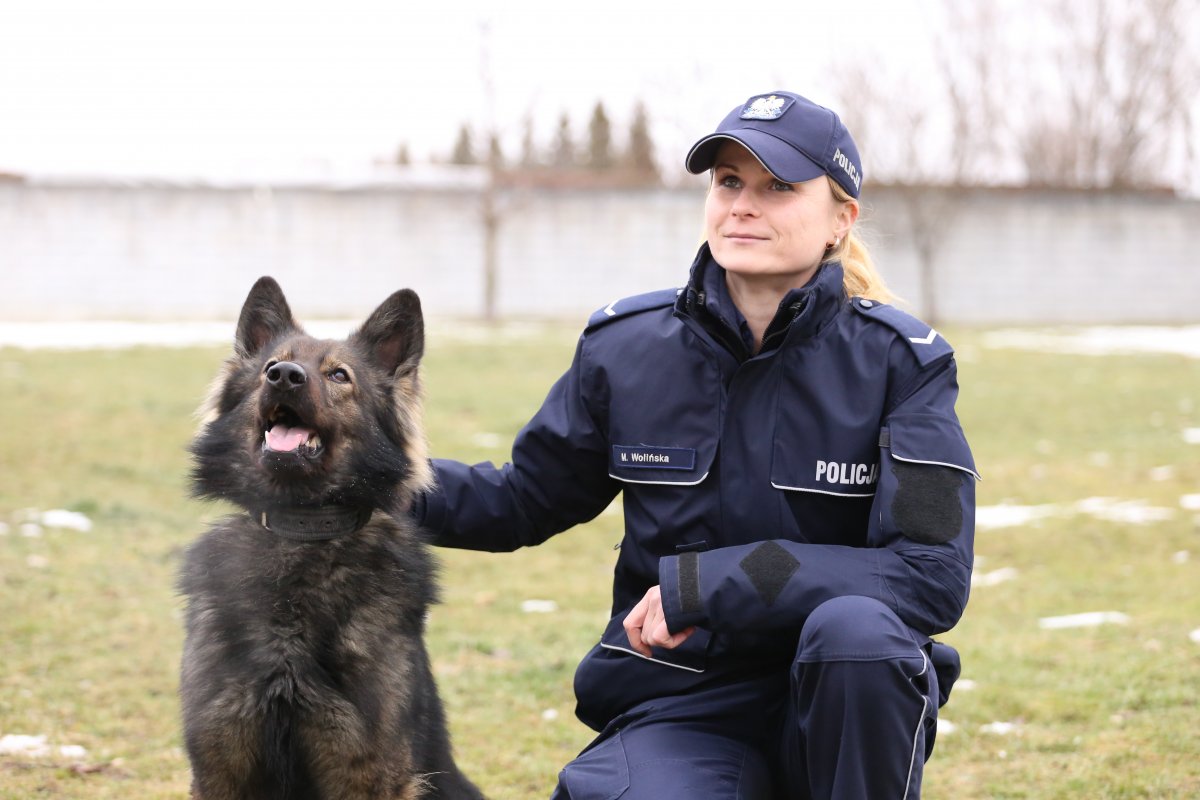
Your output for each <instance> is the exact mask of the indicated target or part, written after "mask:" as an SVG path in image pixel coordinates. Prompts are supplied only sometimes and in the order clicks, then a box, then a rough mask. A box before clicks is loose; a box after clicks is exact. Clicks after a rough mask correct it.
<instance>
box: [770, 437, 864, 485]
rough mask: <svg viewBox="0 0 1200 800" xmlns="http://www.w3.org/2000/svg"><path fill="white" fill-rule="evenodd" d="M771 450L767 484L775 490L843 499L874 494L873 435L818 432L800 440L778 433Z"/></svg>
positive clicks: (799, 438)
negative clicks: (838, 434) (834, 434)
mask: <svg viewBox="0 0 1200 800" xmlns="http://www.w3.org/2000/svg"><path fill="white" fill-rule="evenodd" d="M774 447H775V449H774V453H773V454H772V459H771V485H772V486H774V487H775V488H776V489H782V490H783V491H786V492H809V493H813V494H821V495H832V496H835V497H847V498H861V497H871V496H872V495H874V494H875V487H876V485H877V484H878V483H879V449H878V446H877V444H876V441H875V436H874V433H873V432H872V433H871V434H870V435H864V434H863V432H862V430H861V429H860V430H847V431H845V432H843V433H842V435H841V436H830V435H828V433H826V432H823V431H822V432H814V433H813V435H812V436H810V437H805V438H803V439H801V437H799V436H795V437H789V432H788V431H787V430H778V431H776V434H775V446H774Z"/></svg>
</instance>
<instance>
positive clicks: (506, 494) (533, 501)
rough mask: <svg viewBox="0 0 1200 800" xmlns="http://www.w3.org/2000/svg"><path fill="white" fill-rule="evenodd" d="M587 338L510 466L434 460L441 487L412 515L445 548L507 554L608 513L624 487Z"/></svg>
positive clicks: (516, 449)
mask: <svg viewBox="0 0 1200 800" xmlns="http://www.w3.org/2000/svg"><path fill="white" fill-rule="evenodd" d="M585 343H586V338H584V337H581V338H580V342H579V345H578V347H577V348H576V351H575V358H574V360H573V361H572V363H571V367H570V369H569V370H568V371H567V372H566V374H565V375H563V376H562V377H561V378H560V379H559V380H558V382H557V383H555V384H554V386H553V387H552V388H551V389H550V393H549V395H547V397H546V400H545V402H544V403H543V404H542V407H541V409H540V410H539V411H538V412H537V414H536V415H535V416H534V417H533V419H532V420H530V421H529V423H528V424H527V425H526V426H525V427H524V428H523V429H522V430H521V432H520V433H519V434H517V438H516V441H515V442H514V444H513V452H512V461H511V462H510V463H507V464H505V465H504V466H502V467H496V466H495V465H493V464H491V463H481V464H475V465H467V464H463V463H460V462H457V461H449V460H444V459H434V460H433V467H434V473H435V475H436V478H437V485H436V487H435V488H434V489H432V490H431V491H429V492H427V493H426V494H425V495H424V496H423V497H422V498H421V499H420V500H419V501H418V502H417V504H416V506H415V507H414V510H413V514H414V516H415V517H416V518H417V520H418V521H419V522H420V523H421V524H422V525H423V526H424V527H425V528H427V529H428V530H429V531H430V532H431V533H432V534H433V543H434V544H437V545H440V546H443V547H459V548H466V549H470V550H487V551H491V552H507V551H511V550H516V549H517V548H519V547H526V546H529V545H535V544H540V543H541V542H543V541H545V540H546V539H548V538H550V537H551V536H553V535H554V534H556V533H559V532H560V531H563V530H566V529H567V528H569V527H571V526H573V525H577V524H579V523H581V522H586V521H588V520H590V519H592V518H593V517H595V516H596V515H597V514H599V513H600V512H601V511H603V510H604V509H605V508H606V507H607V506H608V504H609V503H610V502H612V499H613V498H614V497H615V496H616V494H617V491H618V488H619V484H617V482H616V481H614V480H612V479H611V478H609V477H608V469H607V466H608V455H607V444H606V442H605V440H604V437H603V436H602V434H601V430H602V429H601V428H600V427H599V426H598V425H597V423H596V419H595V417H594V413H593V408H592V407H591V405H590V404H596V403H597V400H598V399H599V398H602V396H603V395H602V394H599V393H598V391H599V388H600V387H596V386H593V385H592V383H593V381H592V379H591V377H590V373H589V371H588V369H587V366H586V359H585V355H584V354H585V349H586V344H585Z"/></svg>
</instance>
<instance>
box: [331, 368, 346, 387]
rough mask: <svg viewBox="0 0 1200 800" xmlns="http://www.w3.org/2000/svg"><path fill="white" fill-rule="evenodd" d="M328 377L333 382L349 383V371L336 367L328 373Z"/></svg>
mask: <svg viewBox="0 0 1200 800" xmlns="http://www.w3.org/2000/svg"><path fill="white" fill-rule="evenodd" d="M329 379H330V380H331V381H333V382H334V383H349V382H350V373H349V372H347V371H346V370H344V369H342V368H341V367H338V368H337V369H335V370H334V371H333V372H331V373H329Z"/></svg>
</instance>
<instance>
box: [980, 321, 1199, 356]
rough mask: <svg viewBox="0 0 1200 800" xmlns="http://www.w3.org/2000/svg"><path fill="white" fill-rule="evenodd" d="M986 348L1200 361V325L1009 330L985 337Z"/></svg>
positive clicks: (993, 332) (995, 332) (984, 344)
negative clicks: (1157, 355) (1149, 355)
mask: <svg viewBox="0 0 1200 800" xmlns="http://www.w3.org/2000/svg"><path fill="white" fill-rule="evenodd" d="M983 346H984V347H990V348H993V349H1005V348H1006V349H1014V350H1035V351H1042V352H1048V353H1069V354H1074V355H1086V356H1110V355H1137V354H1140V353H1164V354H1170V355H1181V356H1185V357H1187V358H1200V325H1183V326H1178V327H1169V326H1155V325H1101V326H1094V327H1080V328H1059V329H1008V330H998V331H992V332H991V333H987V334H985V335H984V337H983Z"/></svg>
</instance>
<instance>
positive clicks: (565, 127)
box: [551, 111, 575, 167]
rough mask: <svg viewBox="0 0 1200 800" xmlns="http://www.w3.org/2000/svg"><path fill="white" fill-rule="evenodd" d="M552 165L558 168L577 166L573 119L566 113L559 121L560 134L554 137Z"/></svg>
mask: <svg viewBox="0 0 1200 800" xmlns="http://www.w3.org/2000/svg"><path fill="white" fill-rule="evenodd" d="M551 163H552V164H553V165H554V166H556V167H573V166H575V142H574V141H572V139H571V119H570V117H568V116H567V112H565V111H564V112H563V114H562V116H561V117H559V119H558V133H557V134H556V135H555V137H554V151H553V152H552V153H551Z"/></svg>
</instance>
